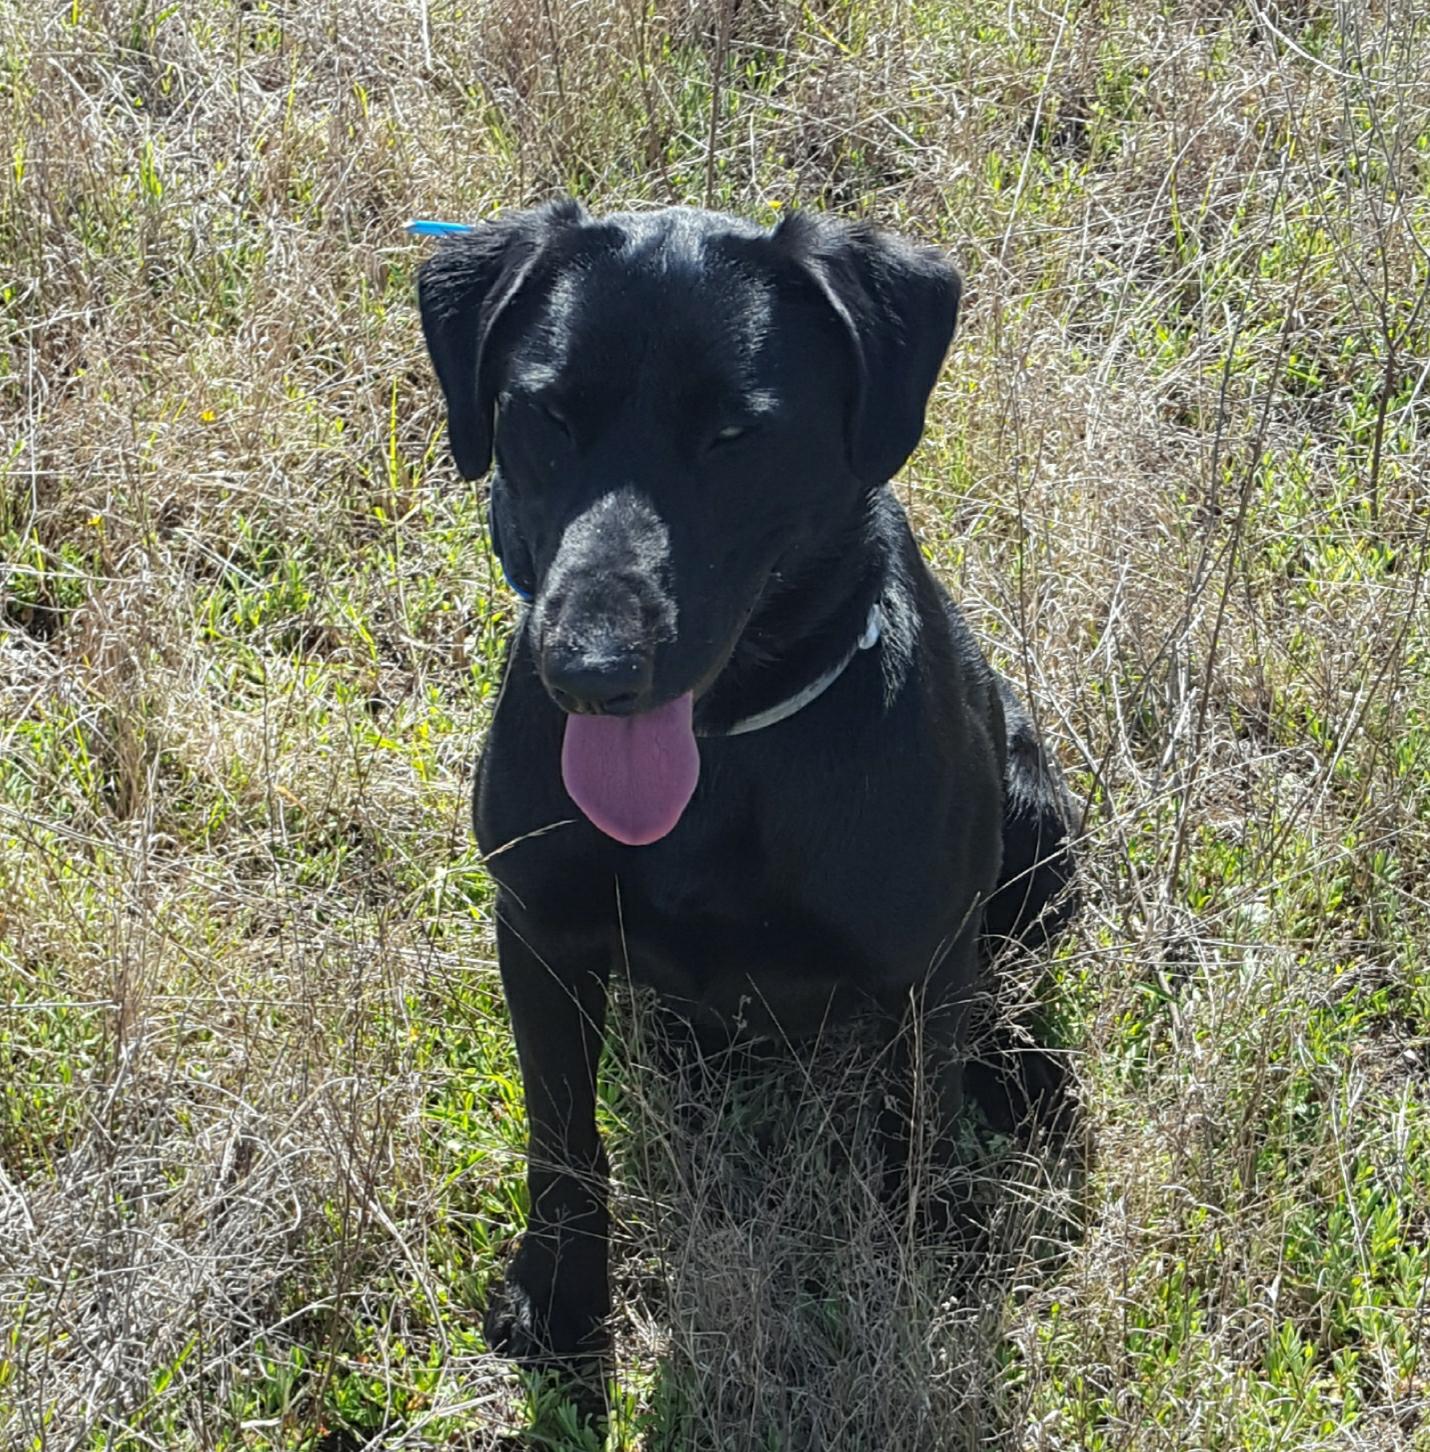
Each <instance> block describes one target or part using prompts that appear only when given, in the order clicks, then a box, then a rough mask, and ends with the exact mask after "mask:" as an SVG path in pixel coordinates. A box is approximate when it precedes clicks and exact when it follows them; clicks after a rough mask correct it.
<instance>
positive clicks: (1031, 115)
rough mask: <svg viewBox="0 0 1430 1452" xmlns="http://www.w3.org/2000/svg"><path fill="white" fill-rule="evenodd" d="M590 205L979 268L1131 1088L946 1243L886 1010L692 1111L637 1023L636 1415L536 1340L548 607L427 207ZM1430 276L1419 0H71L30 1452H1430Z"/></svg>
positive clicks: (38, 854) (59, 239)
mask: <svg viewBox="0 0 1430 1452" xmlns="http://www.w3.org/2000/svg"><path fill="white" fill-rule="evenodd" d="M562 191H565V192H569V193H572V194H574V195H576V196H578V197H580V198H581V199H582V200H584V201H585V202H586V203H587V204H588V205H590V206H591V207H593V208H596V209H601V208H613V207H642V206H648V205H658V204H664V203H668V202H690V203H703V204H710V205H714V206H717V207H721V208H726V209H730V210H734V211H737V212H739V213H741V214H743V215H747V216H751V217H754V218H757V219H763V220H767V221H773V220H774V219H776V218H778V217H779V216H781V215H782V214H784V213H785V212H786V211H787V210H789V209H790V208H794V207H807V208H827V209H831V210H835V211H838V212H840V213H842V214H844V215H849V216H867V217H871V218H874V219H876V220H878V221H880V222H883V223H886V224H888V225H890V226H892V227H895V228H898V229H900V230H903V231H905V232H907V233H908V234H910V235H913V236H916V237H919V238H922V239H925V240H927V241H931V242H935V243H937V244H939V245H941V246H943V247H945V248H946V249H947V251H948V252H949V254H950V255H951V256H952V257H953V258H954V259H955V261H956V262H957V264H958V265H959V267H960V268H961V269H962V271H963V272H964V275H965V278H966V282H967V291H966V308H965V312H964V317H963V322H962V326H961V330H960V335H959V337H958V339H957V341H956V344H955V348H954V352H953V354H952V356H951V358H950V363H949V366H948V368H947V370H946V373H945V375H944V378H943V381H942V382H941V384H940V386H939V388H938V391H937V393H936V395H935V399H934V403H933V407H932V410H931V416H930V425H929V429H928V433H927V436H926V439H925V442H924V444H923V446H922V447H921V448H920V450H919V451H918V452H917V453H916V455H915V456H914V458H913V459H912V460H911V462H910V463H909V465H908V466H907V467H906V469H905V470H904V472H903V474H902V475H901V476H900V478H899V479H898V480H897V481H896V482H895V483H894V484H893V486H892V487H893V488H894V489H895V490H896V491H897V493H898V495H899V497H900V498H901V499H902V500H904V501H905V502H906V504H907V505H908V507H909V509H910V511H911V513H912V515H913V517H914V519H915V521H916V524H917V527H918V530H919V532H920V537H921V539H922V540H923V541H924V543H925V546H926V548H927V551H928V555H929V558H930V560H931V561H932V563H933V564H934V566H935V568H936V569H937V570H938V571H939V572H940V574H941V575H942V576H943V577H944V578H945V579H946V580H947V581H948V582H949V584H950V585H951V587H952V588H953V589H954V590H955V591H956V593H957V594H958V595H959V597H960V598H961V600H962V601H963V602H964V604H965V606H966V608H967V610H968V611H969V613H970V616H971V618H972V620H973V621H974V622H975V625H976V627H977V629H978V631H979V634H980V636H981V638H982V639H983V641H984V642H985V644H986V646H987V648H988V649H989V651H990V652H991V653H992V654H993V655H994V656H995V658H996V659H997V660H998V661H999V663H1000V664H1001V665H1002V666H1003V667H1004V668H1005V669H1007V670H1009V671H1010V672H1012V673H1013V675H1014V676H1015V677H1016V678H1017V679H1018V680H1019V681H1020V682H1021V683H1022V685H1023V688H1024V689H1025V691H1026V692H1027V694H1028V696H1029V698H1030V699H1031V700H1032V701H1033V702H1034V703H1035V706H1036V710H1037V713H1038V716H1039V718H1040V720H1041V721H1042V723H1043V725H1044V728H1045V730H1046V732H1047V733H1048V735H1049V737H1050V739H1051V740H1052V741H1053V742H1055V743H1056V749H1057V752H1058V754H1059V756H1060V758H1061V760H1062V761H1063V763H1064V765H1065V767H1066V768H1067V771H1068V773H1069V776H1070V779H1071V781H1072V782H1073V784H1074V785H1075V787H1076V789H1077V791H1078V792H1079V793H1080V795H1081V797H1082V798H1083V799H1085V800H1086V802H1087V804H1088V805H1087V815H1086V820H1085V823H1084V824H1083V846H1082V852H1083V892H1084V896H1085V907H1084V910H1083V912H1082V914H1081V916H1080V918H1079V920H1078V921H1077V923H1076V924H1075V926H1074V927H1073V929H1072V930H1071V931H1070V932H1069V933H1068V934H1067V936H1066V937H1065V938H1064V940H1063V941H1062V942H1061V943H1060V945H1059V946H1058V948H1057V949H1056V951H1055V952H1054V953H1053V954H1051V955H1048V956H1045V958H1044V959H1043V961H1041V962H1038V963H1033V964H1020V965H1016V971H1015V972H1013V973H1012V974H1011V980H1012V981H1016V982H1017V983H1018V984H1020V985H1021V986H1022V988H1023V989H1024V990H1025V991H1026V992H1027V993H1028V994H1029V995H1030V996H1032V995H1035V996H1036V998H1037V1001H1038V1002H1039V1003H1040V1005H1041V1008H1040V1013H1039V1020H1040V1030H1041V1032H1042V1033H1043V1034H1044V1035H1045V1037H1047V1038H1048V1039H1049V1040H1050V1041H1052V1042H1054V1043H1055V1044H1056V1045H1058V1046H1060V1048H1061V1049H1062V1050H1063V1051H1065V1053H1066V1055H1067V1057H1068V1060H1069V1063H1070V1065H1071V1067H1072V1070H1073V1073H1074V1075H1075V1079H1076V1084H1077V1090H1076V1095H1077V1102H1078V1106H1079V1111H1080V1112H1079V1114H1078V1117H1077V1120H1076V1133H1075V1134H1074V1136H1073V1139H1072V1142H1070V1143H1059V1142H1057V1141H1054V1140H1051V1139H1049V1138H1047V1137H1045V1136H1042V1137H1040V1136H1039V1135H1037V1134H1021V1135H1009V1134H1006V1133H1003V1132H1001V1131H1000V1130H999V1129H998V1128H997V1127H996V1126H995V1125H993V1124H990V1123H986V1122H984V1121H983V1120H982V1119H980V1118H979V1117H978V1115H976V1114H971V1115H970V1116H969V1121H968V1124H967V1133H966V1135H965V1142H966V1146H965V1147H966V1161H965V1163H963V1164H961V1165H960V1166H959V1167H958V1171H957V1173H958V1174H960V1175H961V1176H963V1178H964V1181H965V1184H966V1188H967V1191H968V1200H969V1202H970V1204H971V1205H972V1207H973V1209H972V1211H971V1221H970V1226H969V1227H968V1229H967V1232H966V1233H964V1234H961V1235H960V1236H958V1237H956V1238H955V1239H954V1240H953V1241H951V1242H950V1243H948V1244H946V1245H942V1246H932V1247H931V1246H928V1245H926V1244H922V1243H920V1242H919V1241H918V1240H917V1239H916V1238H915V1237H914V1236H912V1235H911V1234H908V1233H906V1227H904V1226H902V1225H901V1224H897V1223H891V1222H890V1220H889V1218H888V1216H887V1214H886V1212H885V1211H884V1210H883V1209H881V1208H880V1207H879V1206H878V1204H877V1203H874V1202H872V1201H871V1199H870V1197H869V1196H868V1195H867V1194H866V1193H864V1191H863V1181H862V1180H861V1179H860V1176H859V1174H858V1169H859V1164H860V1149H861V1147H860V1144H859V1142H858V1137H859V1130H858V1123H857V1121H858V1116H857V1114H850V1113H846V1109H847V1101H850V1100H854V1099H857V1098H858V1095H857V1093H853V1092H850V1091H851V1090H857V1089H858V1088H859V1086H860V1084H861V1083H862V1082H863V1077H862V1076H863V1075H864V1073H865V1066H863V1065H862V1063H861V1060H860V1057H859V1055H860V1052H861V1051H860V1050H859V1048H858V1046H852V1047H850V1046H840V1045H833V1046H827V1048H826V1050H825V1051H824V1053H823V1054H822V1056H815V1057H816V1059H818V1060H819V1061H818V1062H814V1061H806V1062H801V1063H800V1064H798V1065H795V1066H794V1067H786V1068H783V1069H770V1070H769V1071H768V1073H767V1076H766V1078H764V1079H763V1080H761V1081H759V1082H758V1083H755V1084H754V1085H753V1087H752V1085H751V1081H750V1080H749V1079H745V1080H743V1081H737V1082H736V1083H735V1085H734V1087H733V1088H732V1089H731V1091H730V1094H729V1096H728V1098H727V1100H726V1102H725V1103H723V1104H722V1105H720V1106H719V1107H718V1112H717V1113H715V1114H713V1115H711V1116H710V1117H709V1119H708V1121H707V1122H706V1123H705V1125H704V1126H703V1127H702V1126H699V1125H696V1126H694V1127H692V1126H691V1124H690V1123H689V1122H688V1118H686V1119H682V1118H680V1117H676V1116H672V1114H671V1112H670V1110H671V1106H670V1102H669V1101H670V1086H669V1085H668V1084H667V1083H665V1082H664V1081H663V1080H662V1077H661V1076H660V1075H659V1074H658V1073H654V1072H652V1071H651V1070H650V1069H649V1067H648V1060H649V1057H650V1055H649V1054H648V1053H647V1052H646V1047H645V1046H646V1045H647V1043H648V1037H647V1034H646V1031H645V1025H644V1023H643V1014H642V1011H641V1005H640V1004H639V1003H631V1004H628V1005H627V1006H626V1008H625V1009H624V1011H623V1013H622V1015H621V1024H620V1028H619V1031H618V1032H617V1034H616V1035H615V1038H616V1040H617V1042H616V1043H614V1044H613V1047H612V1053H611V1072H610V1074H609V1076H608V1082H609V1086H610V1088H609V1092H608V1095H607V1098H606V1100H605V1102H604V1105H603V1114H604V1115H605V1117H606V1120H607V1128H608V1131H609V1134H610V1136H611V1142H612V1145H613V1151H614V1158H615V1166H616V1179H617V1215H618V1220H619V1243H618V1247H617V1256H618V1308H617V1314H616V1326H615V1331H616V1336H617V1347H618V1355H617V1362H616V1375H615V1379H614V1382H613V1384H612V1388H611V1393H610V1396H611V1414H610V1417H609V1421H608V1423H607V1424H606V1425H605V1426H600V1425H598V1424H596V1423H591V1422H586V1421H584V1420H583V1417H582V1414H581V1413H580V1411H579V1410H578V1408H577V1407H576V1406H574V1405H573V1404H571V1403H570V1402H568V1401H566V1400H565V1399H564V1398H563V1396H562V1394H561V1393H560V1391H559V1390H558V1389H556V1388H553V1387H552V1386H549V1385H543V1384H537V1383H532V1382H527V1381H523V1380H521V1379H520V1378H518V1377H517V1376H515V1374H513V1373H512V1372H511V1370H510V1369H509V1368H508V1367H507V1366H506V1365H505V1364H504V1363H502V1362H500V1361H498V1360H497V1359H495V1358H493V1357H492V1356H491V1355H490V1354H489V1353H488V1352H487V1350H486V1347H485V1346H484V1344H483V1341H482V1339H481V1334H480V1329H479V1326H480V1306H481V1303H482V1298H483V1295H484V1288H485V1286H486V1284H487V1282H488V1280H489V1278H490V1277H491V1276H492V1275H493V1274H494V1272H495V1271H496V1270H497V1268H498V1267H499V1266H500V1263H501V1259H502V1257H503V1255H504V1254H505V1252H506V1250H507V1249H508V1244H509V1237H510V1235H511V1233H512V1231H513V1228H514V1227H517V1226H519V1224H520V1222H521V1217H522V1214H523V1204H522V1197H523V1193H524V1192H523V1189H522V1158H521V1147H522V1139H523V1112H522V1104H521V1093H520V1084H519V1078H518V1075H517V1071H516V1066H515V1060H514V1055H513V1053H512V1050H511V1047H510V1042H509V1037H508V1034H507V1031H506V1028H505V1025H504V1021H503V1009H502V1004H501V998H500V993H499V989H498V986H497V983H496V977H495V969H494V959H493V947H492V922H491V891H490V884H489V881H488V879H487V878H486V876H485V875H484V873H483V869H482V864H481V862H480V860H479V858H478V855H477V853H476V851H475V848H474V847H473V845H472V844H471V841H470V837H469V831H468V826H467V816H466V810H467V807H466V803H467V797H468V793H469V790H470V784H471V772H472V762H473V758H474V754H475V751H476V749H477V746H478V744H479V742H480V739H481V736H482V732H483V729H484V726H485V722H486V720H487V716H488V712H489V710H490V707H491V704H492V701H493V696H494V690H495V686H496V682H497V678H498V670H499V664H500V660H501V652H502V647H503V643H504V641H505V639H506V637H507V634H508V632H509V630H510V627H511V624H512V621H513V618H514V609H515V602H514V600H513V598H512V596H511V595H510V593H509V591H508V590H507V589H506V588H505V587H504V586H503V584H502V583H501V579H500V574H499V572H498V571H496V570H494V568H493V562H492V560H491V557H490V555H489V552H488V546H487V544H486V538H485V530H484V506H483V499H482V494H481V490H480V489H479V488H474V487H470V486H468V485H466V484H464V483H463V482H462V481H461V480H460V479H459V478H458V477H457V475H456V473H455V471H454V469H453V467H452V465H451V463H450V460H449V458H448V454H447V450H446V445H445V439H444V434H443V421H442V415H441V410H440V407H439V399H438V394H437V390H436V387H435V384H434V381H433V379H432V377H431V374H430V370H429V368H428V366H427V363H426V359H425V357H424V354H423V352H422V346H421V338H420V330H419V325H418V318H417V313H416V309H415V304H414V295H413V283H414V272H415V268H416V267H417V265H418V263H419V262H420V260H421V259H422V257H423V256H424V255H425V254H426V251H427V247H428V245H429V244H424V243H421V242H417V241H413V240H411V239H409V238H407V237H406V236H404V234H403V232H402V223H403V221H404V220H405V219H406V218H407V217H408V216H410V215H413V214H417V215H425V216H432V217H448V218H456V219H468V220H472V219H480V218H483V217H487V216H490V215H492V214H493V213H494V212H495V211H496V210H497V209H499V208H512V207H518V206H521V205H524V204H528V203H530V202H532V201H535V200H538V199H542V198H545V197H548V196H551V195H553V194H555V193H557V192H562ZM1427 248H1430V12H1427V11H1426V10H1425V9H1424V7H1423V6H1421V5H1419V4H1418V3H1416V0H1374V3H1362V0H1354V3H1352V0H1268V3H1265V4H1262V3H1260V0H1208V3H1206V4H1202V5H1192V4H1188V3H1186V0H1082V3H1076V0H1066V3H1063V4H1052V5H1047V4H1042V3H1034V0H996V3H994V0H366V3H357V0H321V3H314V4H304V5H299V4H289V3H286V0H194V3H189V4H178V3H174V4H167V5H165V4H161V3H158V0H0V1086H3V1096H2V1097H0V1447H4V1448H6V1449H10V1448H13V1449H15V1452H40V1449H44V1452H50V1449H74V1452H100V1449H105V1452H110V1449H114V1452H119V1449H122V1452H139V1449H151V1448H153V1449H166V1452H182V1449H203V1452H220V1449H223V1452H228V1449H235V1452H236V1449H254V1452H260V1449H262V1452H270V1449H271V1452H276V1449H293V1452H297V1449H305V1452H350V1449H356V1448H362V1447H368V1448H410V1449H419V1448H436V1447H461V1448H472V1449H486V1448H493V1447H498V1446H503V1445H513V1446H515V1445H527V1446H531V1447H540V1448H549V1449H563V1452H565V1449H571V1452H576V1449H580V1452H597V1449H601V1448H603V1447H606V1448H609V1449H612V1452H615V1449H636V1448H641V1449H670V1452H686V1449H705V1448H709V1449H732V1452H746V1449H748V1452H776V1449H778V1452H815V1449H831V1452H886V1449H887V1452H924V1449H954V1448H969V1449H972V1448H981V1447H1006V1448H1018V1449H1086V1452H1114V1449H1138V1452H1141V1449H1149V1452H1150V1449H1223V1448H1224V1449H1240V1448H1252V1449H1258V1452H1259V1449H1266V1452H1270V1449H1312V1448H1326V1449H1330V1448H1337V1449H1346V1448H1377V1449H1379V1448H1410V1449H1419V1452H1430V1306H1427V1297H1430V670H1427V660H1428V659H1430V628H1427V622H1430V610H1427V594H1430V580H1427V578H1426V568H1427V537H1428V536H1430V301H1427V297H1430V251H1427ZM874 870H875V868H874V867H873V866H872V865H871V872H872V871H874ZM840 1146H843V1147H844V1149H847V1151H848V1152H847V1153H845V1152H840V1153H835V1152H834V1150H835V1149H836V1148H838V1147H840Z"/></svg>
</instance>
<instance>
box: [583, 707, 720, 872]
mask: <svg viewBox="0 0 1430 1452" xmlns="http://www.w3.org/2000/svg"><path fill="white" fill-rule="evenodd" d="M693 706H694V698H693V697H692V696H691V695H690V694H689V693H688V692H687V693H686V694H685V695H683V696H681V697H680V698H679V699H678V700H674V701H671V702H670V703H669V704H668V705H665V706H657V707H656V709H655V710H654V711H646V712H643V713H642V714H641V715H638V716H568V717H567V718H566V738H565V740H564V741H563V742H562V745H561V779H562V780H563V781H564V782H565V783H566V790H567V791H568V792H570V794H571V800H572V801H573V802H575V803H576V805H577V806H578V807H580V808H581V810H582V811H583V812H585V814H586V815H587V816H588V817H589V818H590V819H591V820H592V822H594V823H595V824H596V826H598V827H599V828H600V829H601V831H603V832H604V833H605V834H606V835H607V836H608V837H614V838H615V839H616V841H617V842H624V843H625V844H626V845H627V846H628V847H644V846H645V845H646V844H647V843H648V842H655V841H658V840H659V839H660V838H661V837H664V836H665V834H666V833H667V832H669V831H670V829H671V828H672V827H674V826H675V824H676V823H677V822H678V821H679V820H680V814H681V813H682V812H683V811H684V810H685V808H686V804H687V803H688V802H689V801H690V798H691V797H692V796H693V795H694V793H695V783H696V782H697V781H698V780H699V777H700V751H699V748H698V747H697V746H696V744H695V732H694V731H693V730H692V729H691V726H690V715H691V710H692V708H693Z"/></svg>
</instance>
